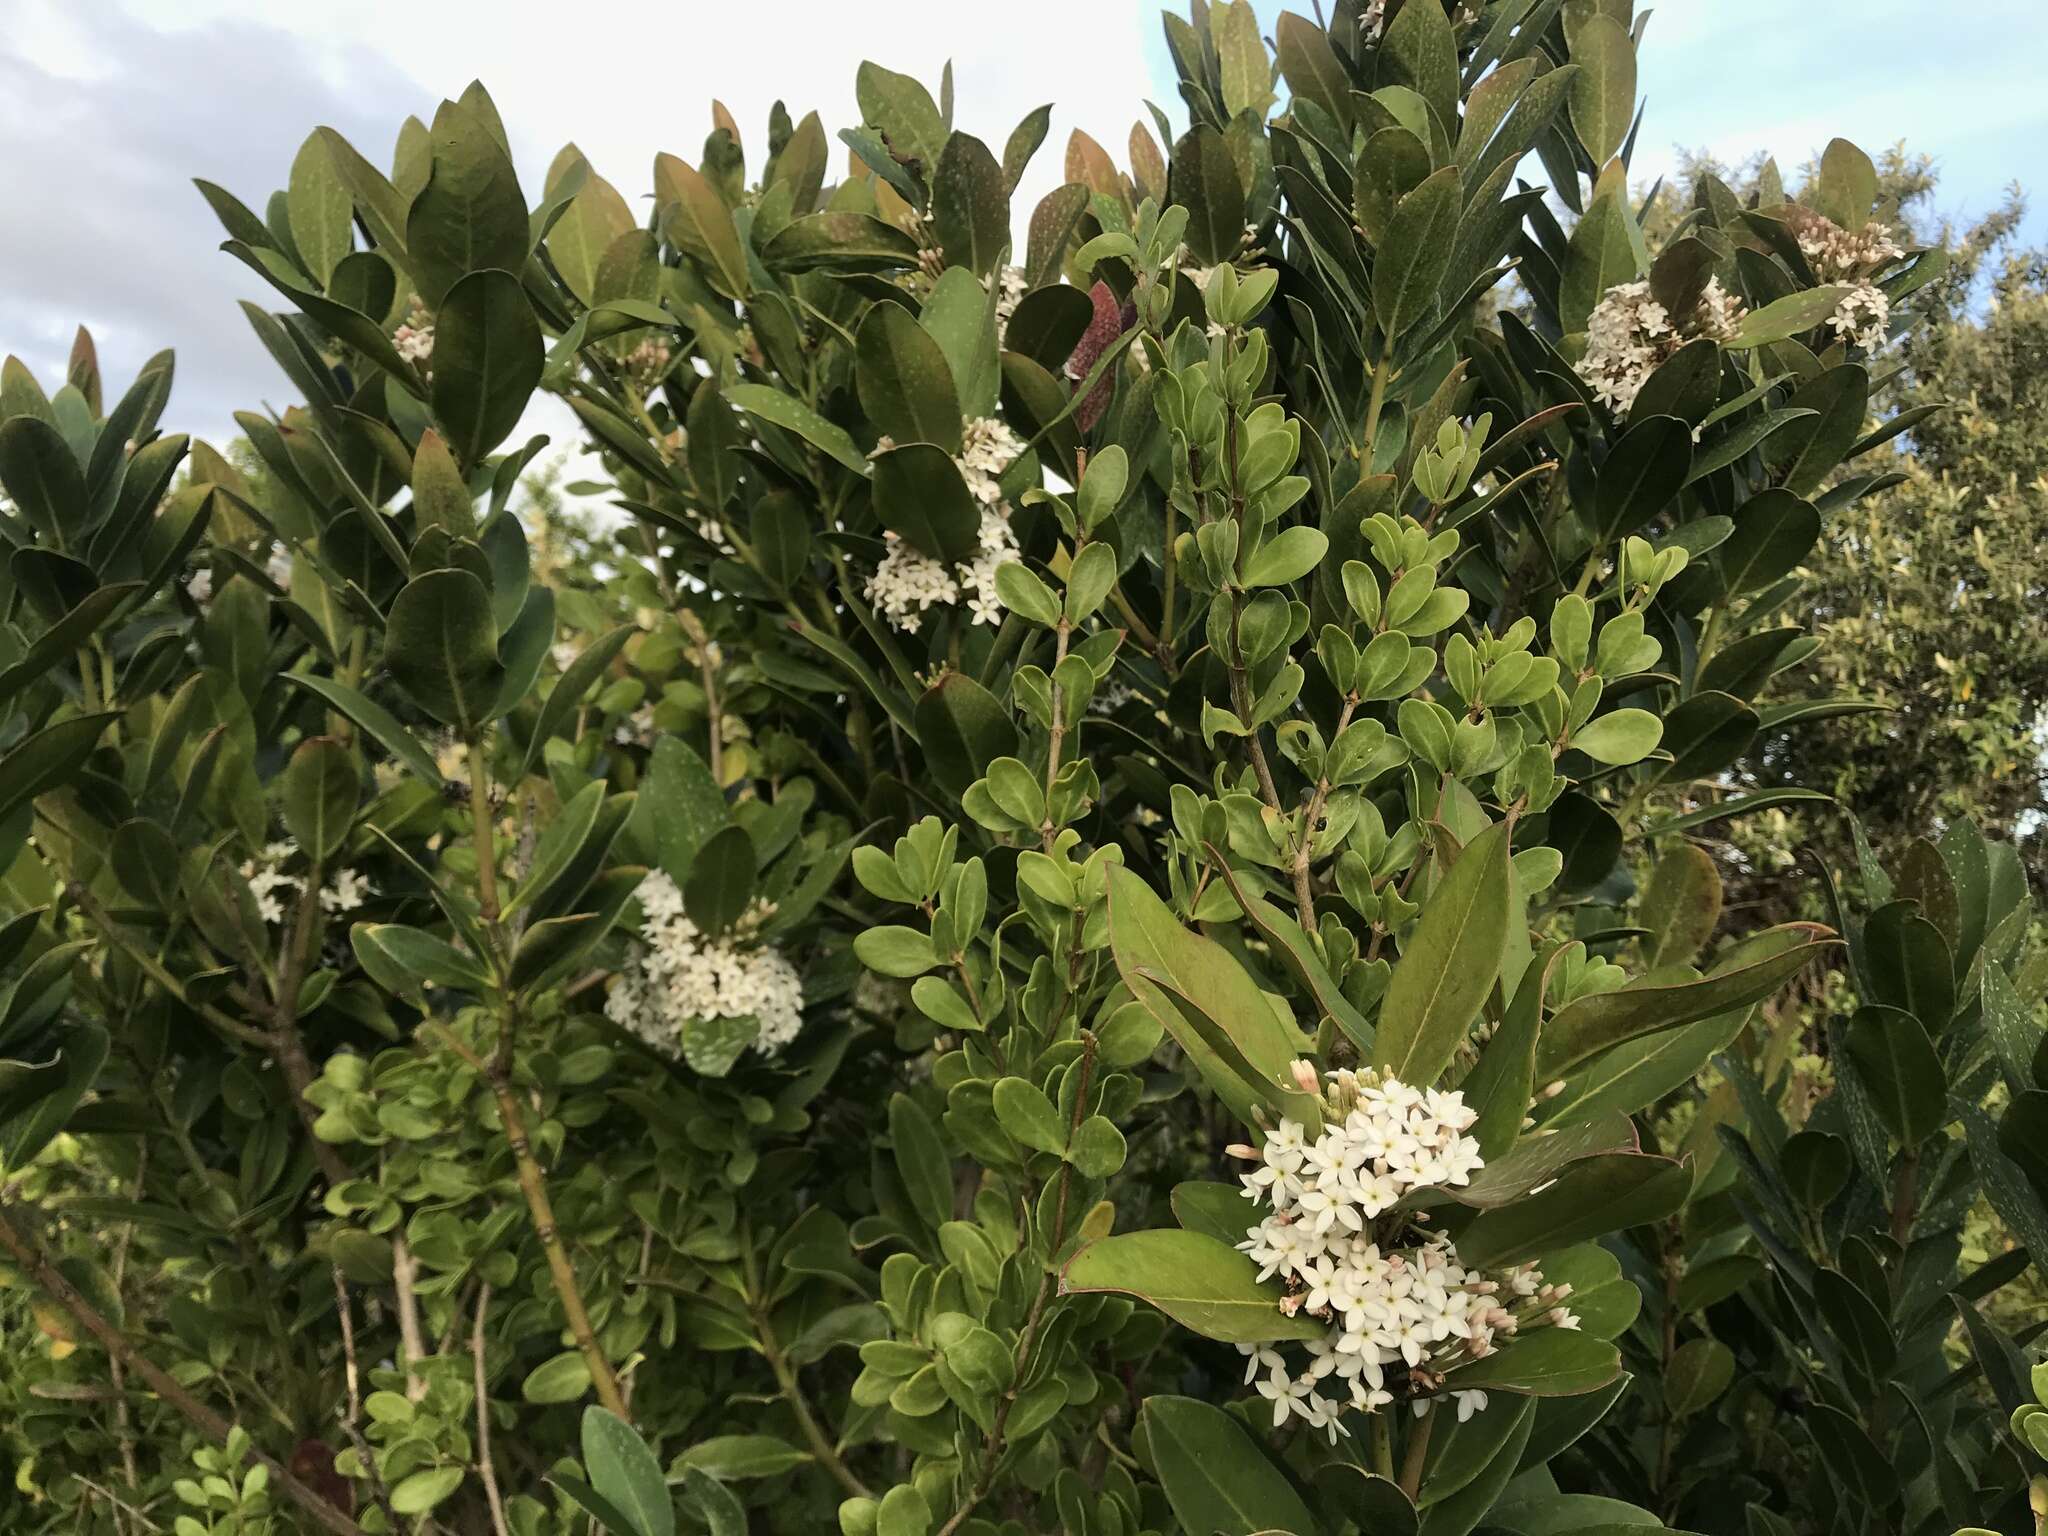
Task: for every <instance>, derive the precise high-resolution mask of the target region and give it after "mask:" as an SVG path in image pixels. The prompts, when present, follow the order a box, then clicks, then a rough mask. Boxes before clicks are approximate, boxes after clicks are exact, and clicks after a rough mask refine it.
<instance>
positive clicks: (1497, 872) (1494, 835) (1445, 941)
mask: <svg viewBox="0 0 2048 1536" xmlns="http://www.w3.org/2000/svg"><path fill="white" fill-rule="evenodd" d="M1509 835H1510V829H1509V827H1508V826H1507V825H1506V824H1505V823H1497V824H1495V825H1493V826H1490V827H1488V828H1487V829H1486V830H1485V831H1484V832H1482V833H1480V834H1479V836H1478V837H1476V838H1474V839H1472V841H1471V842H1470V843H1469V844H1467V845H1466V847H1465V849H1464V851H1463V852H1461V853H1460V854H1459V855H1458V860H1457V862H1456V863H1455V864H1453V865H1452V866H1451V869H1450V873H1449V874H1448V875H1446V876H1445V877H1444V878H1443V880H1442V881H1441V882H1440V883H1439V884H1438V885H1437V886H1436V888H1435V889H1434V890H1432V891H1431V892H1430V894H1429V897H1428V899H1427V900H1426V901H1425V902H1424V904H1423V908H1422V916H1421V918H1420V919H1419V920H1418V921H1417V923H1416V925H1415V928H1414V931H1413V932H1412V933H1410V934H1409V936H1408V939H1407V942H1406V943H1405V944H1404V945H1403V947H1402V952H1401V959H1400V962H1399V963H1398V964H1397V965H1396V966H1395V967H1394V974H1393V979H1392V980H1391V981H1389V982H1388V984H1387V995H1386V1001H1385V1002H1384V1003H1383V1004H1382V1005H1381V1008H1380V1018H1379V1028H1378V1033H1377V1035H1376V1037H1375V1039H1374V1042H1373V1065H1374V1066H1375V1067H1377V1068H1378V1069H1379V1070H1380V1071H1381V1072H1382V1073H1384V1074H1387V1075H1389V1076H1392V1077H1395V1078H1398V1079H1400V1080H1401V1081H1402V1082H1404V1083H1410V1084H1413V1085H1415V1086H1417V1087H1426V1086H1428V1085H1430V1084H1432V1083H1434V1082H1435V1081H1436V1079H1437V1076H1438V1074H1439V1073H1441V1072H1442V1071H1443V1069H1444V1068H1445V1067H1446V1066H1447V1065H1449V1063H1450V1060H1451V1057H1452V1056H1453V1054H1455V1053H1456V1051H1457V1049H1458V1045H1459V1043H1460V1042H1461V1041H1462V1040H1463V1039H1464V1038H1465V1036H1466V1034H1467V1033H1468V1032H1469V1031H1470V1030H1471V1028H1472V1023H1473V1021H1474V1020H1475V1019H1477V1018H1478V1016H1479V1009H1480V1006H1481V1004H1483V1003H1484V1002H1485V1001H1486V998H1487V995H1488V994H1489V993H1490V992H1491V991H1492V990H1493V985H1494V981H1495V979H1496V978H1497V977H1498V975H1499V973H1500V963H1501V952H1502V948H1501V947H1502V945H1503V943H1504V942H1505V941H1506V938H1507V927H1508V917H1509V912H1508V896H1509V879H1508V867H1507V866H1508V839H1509Z"/></svg>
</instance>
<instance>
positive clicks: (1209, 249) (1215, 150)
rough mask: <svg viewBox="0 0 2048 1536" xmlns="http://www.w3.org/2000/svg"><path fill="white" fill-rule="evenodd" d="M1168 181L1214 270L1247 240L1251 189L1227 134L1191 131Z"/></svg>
mask: <svg viewBox="0 0 2048 1536" xmlns="http://www.w3.org/2000/svg"><path fill="white" fill-rule="evenodd" d="M1167 178H1168V186H1167V195H1168V200H1169V201H1170V202H1175V203H1179V204H1180V205H1181V206H1182V207H1183V208H1185V209H1187V211H1188V228H1187V244H1188V250H1189V251H1190V252H1192V253H1193V255H1194V258H1195V260H1196V261H1197V262H1200V263H1201V264H1202V265H1203V266H1206V267H1213V266H1215V265H1216V264H1217V263H1218V262H1221V261H1228V260H1230V259H1231V258H1232V257H1233V256H1235V255H1236V254H1237V250H1238V247H1239V246H1240V245H1241V244H1242V243H1243V241H1244V215H1245V185H1244V182H1243V180H1242V179H1241V178H1240V176H1239V174H1238V169H1237V157H1236V156H1235V155H1233V154H1231V152H1230V145H1229V144H1228V143H1227V142H1226V141H1225V140H1224V137H1223V135H1222V134H1220V133H1218V132H1217V131H1216V130H1215V129H1214V128H1211V127H1209V126H1208V125H1207V124H1206V123H1201V124H1197V125H1196V126H1195V127H1193V128H1191V129H1189V130H1188V132H1187V133H1185V134H1183V135H1182V136H1181V139H1180V142H1179V143H1177V144H1175V145H1174V146H1173V160H1172V162H1171V163H1170V165H1169V166H1168V169H1167ZM1081 206H1082V207H1085V206H1086V199H1085V198H1083V199H1082V202H1081ZM1040 210H1041V211H1044V205H1043V204H1041V205H1040ZM1034 222H1036V221H1035V219H1034ZM1032 248H1033V249H1034V250H1036V249H1037V242H1036V240H1034V241H1033V245H1032Z"/></svg>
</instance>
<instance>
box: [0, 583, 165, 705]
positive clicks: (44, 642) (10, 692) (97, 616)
mask: <svg viewBox="0 0 2048 1536" xmlns="http://www.w3.org/2000/svg"><path fill="white" fill-rule="evenodd" d="M142 587H143V583H141V582H139V581H124V582H120V583H118V584H117V585H114V586H111V587H100V588H98V589H97V590H95V591H93V592H91V593H89V594H87V595H86V596H85V597H84V598H82V599H80V601H79V603H78V605H77V606H76V607H75V608H73V609H71V610H70V612H68V613H66V614H65V615H64V616H63V617H62V618H60V619H58V620H57V622H56V623H54V624H52V625H51V626H50V627H49V628H48V629H46V630H44V631H43V632H42V633H41V634H40V635H38V636H36V638H35V640H34V641H33V642H31V643H30V645H29V647H28V649H27V650H25V651H23V652H22V653H21V656H20V658H19V659H18V660H16V661H15V662H14V663H13V665H11V666H8V667H6V668H4V669H0V704H5V703H6V702H7V701H8V700H9V699H11V698H13V697H14V696H15V695H16V694H17V693H20V692H21V690H22V689H24V688H27V687H29V686H30V685H31V684H33V683H36V682H38V681H40V680H41V679H42V677H43V676H44V675H45V674H46V673H48V672H49V670H50V669H51V668H52V667H54V666H57V665H58V664H60V663H62V662H67V661H71V660H72V659H73V658H75V657H76V655H77V653H78V649H79V647H80V646H82V645H84V644H85V642H86V641H87V640H89V639H90V638H91V637H92V636H93V635H95V634H97V633H98V632H99V631H100V630H101V629H103V628H105V627H106V625H107V623H108V622H109V621H110V620H111V619H112V618H113V616H114V615H115V614H116V613H118V612H119V611H120V610H121V608H122V607H124V606H125V605H126V604H127V602H128V600H129V599H130V598H131V597H133V596H135V594H136V593H138V592H140V591H141V590H142Z"/></svg>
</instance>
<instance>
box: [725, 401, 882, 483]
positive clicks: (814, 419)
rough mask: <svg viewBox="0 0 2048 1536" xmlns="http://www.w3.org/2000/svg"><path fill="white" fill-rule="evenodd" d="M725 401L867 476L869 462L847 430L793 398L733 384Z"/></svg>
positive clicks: (858, 473)
mask: <svg viewBox="0 0 2048 1536" xmlns="http://www.w3.org/2000/svg"><path fill="white" fill-rule="evenodd" d="M725 398H726V399H727V400H729V401H730V402H731V403H732V404H734V405H736V406H738V407H739V408H740V409H741V410H743V411H745V412H746V413H747V414H748V415H750V416H753V417H756V418H758V419H759V420H761V421H765V422H767V423H769V424H770V425H771V426H777V427H782V428H784V429H785V430H787V431H790V432H794V433H795V434H796V435H797V436H798V437H800V438H802V439H803V440H804V441H805V442H807V443H809V444H810V445H811V446H812V447H813V448H816V449H818V450H819V451H821V452H822V453H824V454H825V455H826V456H827V457H829V458H831V459H833V460H835V461H836V462H838V463H840V464H844V465H845V466H846V467H847V468H848V469H850V470H852V471H853V472H854V473H855V474H857V475H865V474H867V472H868V461H867V460H866V459H864V458H863V457H861V452H860V450H859V449H858V448H856V447H854V445H853V439H852V438H850V437H848V436H847V435H846V429H845V428H843V427H839V426H835V425H834V424H833V423H831V422H829V421H827V420H826V419H825V418H824V417H822V416H820V415H819V414H818V413H817V412H816V411H814V410H812V409H811V408H810V407H809V406H807V405H805V404H804V403H803V402H802V401H801V400H799V399H797V398H796V397H795V396H794V395H785V394H784V393H783V392H782V391H781V390H779V389H774V388H771V387H770V386H768V385H766V384H734V385H731V386H729V387H728V388H727V389H726V390H725Z"/></svg>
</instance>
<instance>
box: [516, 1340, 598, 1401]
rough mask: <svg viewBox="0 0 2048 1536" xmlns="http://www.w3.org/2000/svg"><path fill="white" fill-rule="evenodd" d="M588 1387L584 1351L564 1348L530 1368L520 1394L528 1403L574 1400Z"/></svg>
mask: <svg viewBox="0 0 2048 1536" xmlns="http://www.w3.org/2000/svg"><path fill="white" fill-rule="evenodd" d="M589 1390H590V1364H589V1362H588V1361H586V1360H585V1359H584V1358H583V1355H582V1352H581V1351H579V1350H574V1349H565V1350H563V1351H562V1352H561V1353H560V1354H559V1355H550V1356H549V1357H548V1358H547V1359H545V1360H543V1361H542V1362H541V1363H540V1364H539V1365H536V1366H535V1367H534V1368H533V1369H532V1370H531V1371H529V1372H527V1375H526V1380H525V1381H523V1382H521V1383H520V1386H519V1395H520V1396H521V1397H523V1398H525V1399H526V1400H527V1401H528V1402H529V1403H573V1402H575V1401H576V1399H577V1398H579V1397H581V1396H582V1395H583V1394H584V1393H586V1392H588V1391H589Z"/></svg>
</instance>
